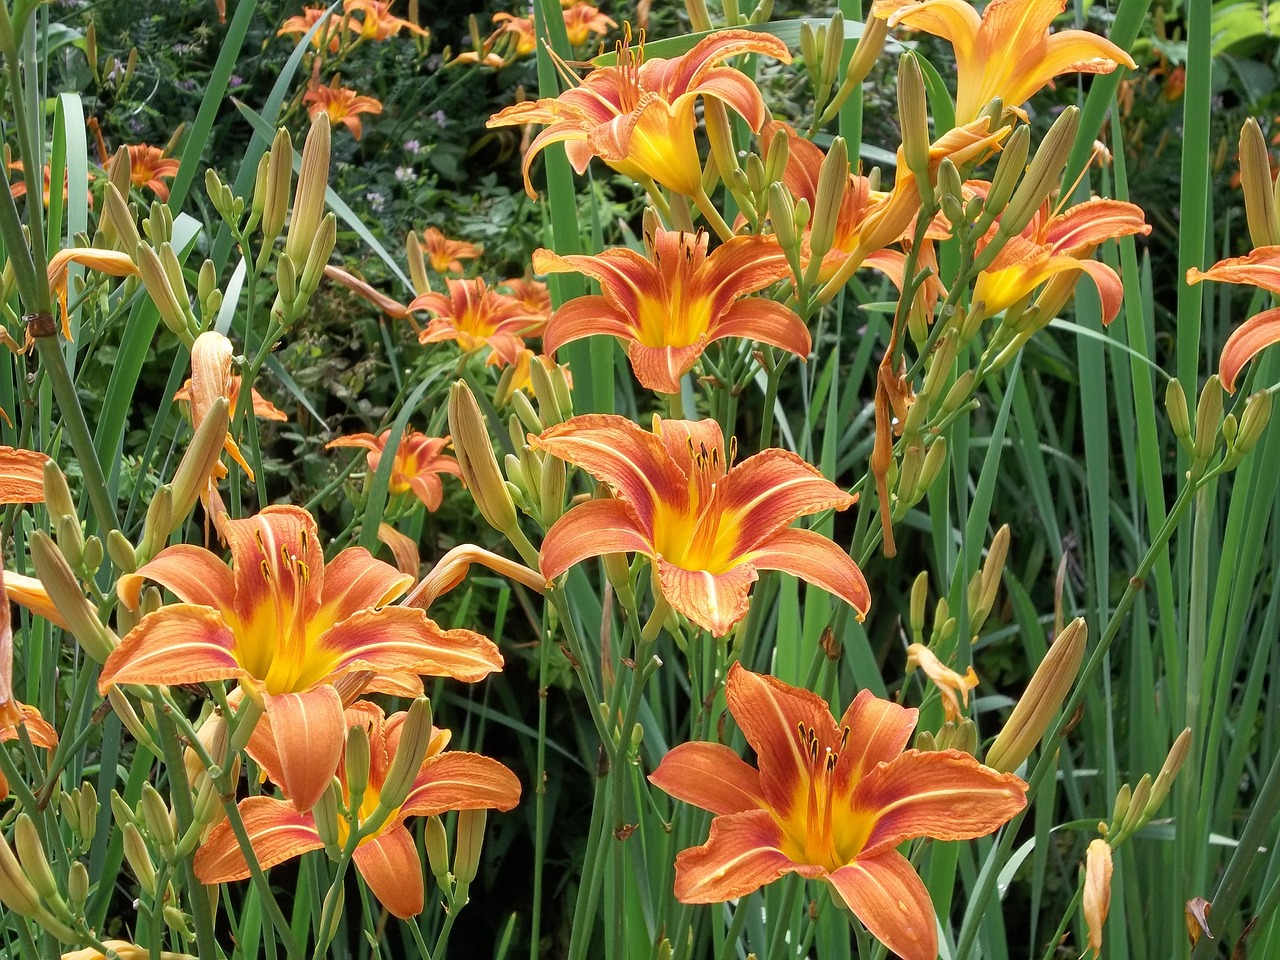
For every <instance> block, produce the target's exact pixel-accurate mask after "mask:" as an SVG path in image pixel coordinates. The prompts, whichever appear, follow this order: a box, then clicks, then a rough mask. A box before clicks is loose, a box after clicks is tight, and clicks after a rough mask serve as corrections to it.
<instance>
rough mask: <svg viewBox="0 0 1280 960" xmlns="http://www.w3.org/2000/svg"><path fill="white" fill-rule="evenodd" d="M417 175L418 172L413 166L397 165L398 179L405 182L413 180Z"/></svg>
mask: <svg viewBox="0 0 1280 960" xmlns="http://www.w3.org/2000/svg"><path fill="white" fill-rule="evenodd" d="M416 176H417V173H416V172H415V171H414V169H413V167H396V179H397V180H399V181H400V182H401V183H404V182H405V181H406V180H412V179H413V178H414V177H416Z"/></svg>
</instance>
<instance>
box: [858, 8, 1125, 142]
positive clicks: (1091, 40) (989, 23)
mask: <svg viewBox="0 0 1280 960" xmlns="http://www.w3.org/2000/svg"><path fill="white" fill-rule="evenodd" d="M1066 6H1067V4H1066V0H991V3H989V4H987V6H986V8H985V9H984V10H983V11H982V15H981V16H979V15H978V11H977V10H975V9H974V7H973V4H971V3H969V2H968V0H919V2H917V0H876V2H875V5H874V6H873V7H872V10H871V12H872V14H873V15H874V16H877V17H880V18H882V19H887V20H888V21H889V26H891V27H896V26H905V27H910V28H911V29H912V30H923V31H924V32H925V33H931V34H933V35H934V36H937V37H942V38H944V39H945V40H947V41H949V42H950V43H951V46H952V47H953V48H954V49H955V54H956V72H957V74H958V80H957V84H956V123H957V124H964V123H968V122H969V121H970V120H973V119H974V118H975V117H977V116H978V114H979V112H981V110H982V108H983V107H985V106H986V105H987V104H988V103H990V102H991V101H992V100H993V99H995V98H996V97H999V98H1000V99H1001V100H1003V101H1004V103H1005V106H1006V107H1010V108H1017V107H1020V106H1021V105H1022V104H1024V103H1026V102H1027V101H1028V100H1030V99H1031V97H1032V95H1033V94H1035V93H1036V92H1037V91H1038V90H1040V89H1041V88H1042V87H1044V86H1045V85H1046V84H1049V83H1051V82H1052V81H1053V78H1054V77H1056V76H1059V75H1060V74H1064V73H1110V72H1111V71H1112V70H1114V69H1115V68H1116V67H1117V66H1119V65H1121V64H1124V66H1126V67H1128V68H1129V69H1130V70H1132V69H1134V68H1135V67H1136V66H1137V65H1136V64H1135V63H1134V62H1133V58H1132V57H1130V56H1129V54H1128V53H1126V52H1125V51H1124V50H1122V49H1121V48H1120V47H1118V46H1116V45H1115V44H1114V43H1112V42H1111V41H1110V40H1107V39H1105V38H1103V37H1100V36H1098V35H1097V34H1093V33H1089V32H1087V31H1085V30H1059V31H1058V32H1056V33H1053V34H1051V33H1049V27H1050V25H1051V24H1052V23H1053V21H1054V18H1056V17H1057V16H1058V15H1059V14H1061V13H1062V11H1063V10H1065V9H1066Z"/></svg>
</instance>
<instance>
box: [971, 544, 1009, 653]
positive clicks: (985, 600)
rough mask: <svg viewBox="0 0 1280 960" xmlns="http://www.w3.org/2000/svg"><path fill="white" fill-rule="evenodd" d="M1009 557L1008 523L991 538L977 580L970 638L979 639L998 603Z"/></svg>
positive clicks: (972, 602) (972, 605)
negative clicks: (979, 633)
mask: <svg viewBox="0 0 1280 960" xmlns="http://www.w3.org/2000/svg"><path fill="white" fill-rule="evenodd" d="M1008 555H1009V525H1008V524H1007V523H1006V524H1005V525H1004V526H1002V527H1001V528H1000V529H999V530H997V531H996V535H995V536H994V537H992V538H991V546H990V547H989V548H988V549H987V557H986V559H985V560H984V561H983V563H982V570H981V571H980V572H979V575H978V580H977V590H976V591H975V592H974V593H973V594H972V595H971V596H970V598H969V636H971V637H973V638H974V639H977V636H978V631H979V630H981V629H982V625H983V624H984V623H986V620H987V617H988V616H990V614H991V608H992V607H993V606H994V605H995V602H996V591H997V590H999V588H1000V578H1001V577H1002V576H1003V575H1004V563H1005V558H1006V557H1008Z"/></svg>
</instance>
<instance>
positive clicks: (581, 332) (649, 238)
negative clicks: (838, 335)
mask: <svg viewBox="0 0 1280 960" xmlns="http://www.w3.org/2000/svg"><path fill="white" fill-rule="evenodd" d="M708 242H709V238H708V236H707V234H706V233H705V232H703V231H699V232H698V233H696V234H691V233H684V232H683V231H677V230H663V229H661V228H659V229H658V230H657V231H656V232H653V233H650V232H649V231H645V236H644V246H645V255H644V256H641V255H640V254H638V253H636V252H635V251H634V250H629V249H627V248H626V247H615V248H614V249H611V250H605V251H604V252H603V253H601V254H598V255H597V256H594V257H587V256H567V257H561V256H558V255H557V254H555V253H552V252H551V251H550V250H545V249H539V250H535V251H534V254H533V268H534V270H536V271H538V272H539V273H565V272H576V273H585V274H586V275H587V276H589V277H591V278H592V279H593V280H596V281H598V282H599V283H600V289H601V292H602V295H601V296H585V297H578V298H577V299H574V300H570V301H569V302H568V303H566V304H564V305H563V306H562V307H560V309H559V310H557V311H556V312H555V313H554V314H553V315H552V317H551V319H550V320H549V321H547V328H546V330H545V332H544V333H543V348H544V349H545V350H546V352H547V353H548V354H554V353H555V352H556V351H557V350H558V349H560V347H562V346H563V345H564V344H566V343H570V342H572V341H574V340H581V339H582V338H583V337H590V336H594V335H596V334H612V335H614V336H616V337H619V338H621V339H622V340H624V341H625V342H626V344H627V356H628V357H629V358H630V360H631V369H632V371H633V372H634V373H635V375H636V379H637V380H639V381H640V385H641V386H642V387H644V388H645V389H646V390H657V391H660V392H662V393H678V392H679V390H680V378H681V377H682V376H684V374H685V373H687V372H688V371H689V370H690V369H691V368H692V367H693V365H694V364H695V363H697V362H698V358H699V357H701V356H702V352H703V351H704V350H705V349H706V347H707V344H708V343H710V342H711V341H713V340H721V339H723V338H725V337H741V338H742V339H744V340H758V341H760V342H762V343H768V344H772V345H773V346H775V347H779V348H781V349H783V350H789V351H790V352H791V353H794V354H798V355H799V356H801V357H803V356H807V355H808V353H809V349H810V347H811V346H812V343H811V341H810V339H809V330H808V328H807V327H806V326H805V325H804V321H803V320H801V319H800V318H799V317H798V316H796V314H795V313H793V312H792V311H790V310H788V309H787V308H786V307H784V306H783V305H782V304H780V303H775V302H774V301H772V300H768V299H765V298H763V297H746V295H747V294H750V293H756V292H757V291H759V290H763V289H764V288H765V287H767V286H769V285H771V284H773V283H775V282H776V281H778V280H781V279H782V278H783V277H785V276H788V275H789V274H790V273H791V268H790V267H789V266H788V265H787V258H786V255H785V254H783V252H782V248H781V247H779V246H778V243H777V241H776V240H775V239H774V238H773V237H772V236H767V237H766V236H752V237H733V238H731V239H729V240H727V241H726V242H725V243H723V244H721V245H720V246H719V247H717V248H716V250H715V252H713V253H712V254H711V255H710V256H708V255H707V244H708ZM744 298H745V299H744Z"/></svg>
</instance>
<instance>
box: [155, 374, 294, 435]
mask: <svg viewBox="0 0 1280 960" xmlns="http://www.w3.org/2000/svg"><path fill="white" fill-rule="evenodd" d="M250 395H251V397H252V398H253V415H254V416H255V417H257V418H258V419H259V420H275V421H277V422H279V423H285V422H286V421H288V419H289V416H288V414H286V413H285V412H284V411H283V410H281V409H280V408H279V407H277V406H276V405H275V404H274V403H272V402H271V401H270V400H268V399H267V398H266V397H264V396H263V395H262V394H260V393H259V392H258V388H257V387H254V388H253V390H252V391H251V393H250ZM173 399H174V400H176V401H178V402H179V403H190V402H191V380H190V379H188V380H187V381H186V383H184V384H183V385H182V386H181V387H180V388H179V389H178V392H177V393H175V394H174V395H173ZM239 399H240V377H239V376H236V375H234V374H233V375H232V377H231V383H230V386H228V388H227V403H229V404H230V405H231V409H232V410H234V409H235V407H236V402H237V401H238V400H239Z"/></svg>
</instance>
